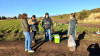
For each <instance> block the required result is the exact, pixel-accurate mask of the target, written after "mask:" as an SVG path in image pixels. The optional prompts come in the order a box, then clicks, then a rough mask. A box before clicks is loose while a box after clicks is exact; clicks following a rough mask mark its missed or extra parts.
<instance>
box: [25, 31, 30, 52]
mask: <svg viewBox="0 0 100 56" xmlns="http://www.w3.org/2000/svg"><path fill="white" fill-rule="evenodd" d="M23 33H24V35H25V49H28V51H30V50H31V36H30V32H23Z"/></svg>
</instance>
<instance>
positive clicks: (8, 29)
mask: <svg viewBox="0 0 100 56" xmlns="http://www.w3.org/2000/svg"><path fill="white" fill-rule="evenodd" d="M54 23H55V22H54ZM56 24H57V25H56V26H53V29H54V31H53V30H52V31H51V32H52V33H55V32H62V33H66V34H67V30H68V25H66V24H62V23H56ZM38 26H39V31H38V32H37V33H38V36H41V35H43V33H44V29H43V27H42V23H39V25H38ZM98 30H100V28H92V27H84V26H77V32H79V33H82V32H83V31H88V32H89V33H92V32H96V31H98ZM0 33H1V35H4V36H3V38H0V40H16V39H18V40H20V39H21V38H23V31H22V28H21V21H20V20H19V19H18V20H2V21H0ZM41 38H43V36H41Z"/></svg>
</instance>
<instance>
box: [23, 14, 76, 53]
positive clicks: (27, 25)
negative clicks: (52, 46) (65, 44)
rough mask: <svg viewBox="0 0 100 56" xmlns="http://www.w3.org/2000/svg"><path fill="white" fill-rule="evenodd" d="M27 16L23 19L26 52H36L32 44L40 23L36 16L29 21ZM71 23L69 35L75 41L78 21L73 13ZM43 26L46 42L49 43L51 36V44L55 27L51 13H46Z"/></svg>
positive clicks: (71, 49) (24, 15)
mask: <svg viewBox="0 0 100 56" xmlns="http://www.w3.org/2000/svg"><path fill="white" fill-rule="evenodd" d="M27 18H28V17H27V14H26V13H24V14H23V15H22V17H21V24H22V29H23V33H24V35H25V51H28V52H29V53H30V52H34V50H32V49H31V43H35V42H36V41H35V35H36V32H37V31H38V24H39V23H40V21H37V20H36V16H35V15H33V16H32V17H31V19H29V20H28V21H27ZM70 19H71V20H70V22H69V28H68V35H72V36H73V39H74V40H75V36H76V25H77V22H76V19H75V14H74V13H72V14H71V15H70ZM42 26H43V28H44V30H45V41H48V36H49V41H50V42H51V40H52V38H51V29H52V27H53V22H52V19H51V18H50V17H49V13H45V17H44V19H43V20H42ZM75 49H76V47H71V48H70V51H75Z"/></svg>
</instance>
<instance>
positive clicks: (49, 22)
mask: <svg viewBox="0 0 100 56" xmlns="http://www.w3.org/2000/svg"><path fill="white" fill-rule="evenodd" d="M42 26H43V28H44V30H45V41H47V40H48V37H47V35H49V40H50V42H51V40H52V39H51V29H52V26H53V22H52V19H51V18H50V17H49V13H45V17H44V19H43V21H42Z"/></svg>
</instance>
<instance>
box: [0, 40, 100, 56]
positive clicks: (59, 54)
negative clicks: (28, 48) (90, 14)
mask: <svg viewBox="0 0 100 56" xmlns="http://www.w3.org/2000/svg"><path fill="white" fill-rule="evenodd" d="M76 43H77V46H78V47H77V50H76V52H70V51H69V48H68V47H67V39H66V40H63V41H61V43H59V44H55V43H54V42H49V41H48V42H44V41H38V42H37V43H36V44H35V43H32V49H33V50H35V52H34V53H28V52H25V51H24V41H21V40H20V41H19V40H17V41H0V56H89V55H91V54H93V55H94V54H95V53H96V56H100V54H98V52H99V53H100V47H98V49H96V47H94V46H91V45H92V44H94V43H98V45H100V42H96V41H86V40H81V41H76ZM89 46H90V47H89Z"/></svg>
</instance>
